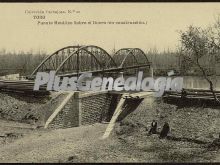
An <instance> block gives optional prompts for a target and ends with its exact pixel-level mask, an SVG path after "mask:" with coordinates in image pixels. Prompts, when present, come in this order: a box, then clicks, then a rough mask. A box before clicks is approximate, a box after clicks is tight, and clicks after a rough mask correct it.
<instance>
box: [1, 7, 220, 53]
mask: <svg viewBox="0 0 220 165" xmlns="http://www.w3.org/2000/svg"><path fill="white" fill-rule="evenodd" d="M57 10H58V11H68V10H71V11H73V10H75V11H78V12H77V13H75V12H74V13H71V14H48V13H46V14H45V13H44V14H27V11H34V12H36V11H37V12H39V11H44V12H46V11H57ZM25 11H26V13H25ZM218 14H220V3H20V4H18V3H10V4H7V3H1V4H0V38H1V39H0V49H2V48H4V49H6V50H7V51H12V52H13V51H30V50H33V51H42V50H44V51H46V52H47V53H49V54H51V53H53V52H55V51H56V50H58V49H60V48H62V47H65V46H69V45H97V46H100V47H102V48H104V49H105V50H107V51H108V52H111V51H112V49H113V48H115V49H116V50H118V49H120V48H128V47H131V48H134V47H138V48H141V49H143V50H149V49H152V48H157V49H158V50H159V51H163V50H166V49H168V48H169V49H170V50H175V49H176V47H177V45H178V44H179V33H178V31H179V30H186V28H187V27H188V26H189V25H195V26H200V27H207V26H209V25H211V24H212V23H214V21H215V17H216V16H217V15H218ZM34 15H36V16H37V15H43V16H45V17H46V18H45V19H40V20H37V19H33V16H34ZM38 21H41V22H48V21H51V22H54V21H69V22H71V21H72V22H74V21H85V22H86V21H102V22H103V21H113V22H117V21H143V22H145V23H146V22H147V23H146V24H144V25H143V24H139V25H115V24H114V25H107V24H106V25H95V24H91V25H38V24H37V22H38Z"/></svg>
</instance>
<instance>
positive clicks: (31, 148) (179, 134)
mask: <svg viewBox="0 0 220 165" xmlns="http://www.w3.org/2000/svg"><path fill="white" fill-rule="evenodd" d="M153 119H155V120H157V121H158V126H159V128H158V131H160V128H161V127H162V126H163V123H164V121H167V122H168V123H169V124H170V127H171V133H170V134H169V138H168V139H159V138H158V135H157V134H156V135H151V136H148V134H147V132H148V130H149V126H150V123H151V121H152V120H153ZM219 119H220V110H219V109H210V108H201V107H197V108H196V107H191V108H180V109H178V108H177V107H176V106H174V105H168V104H164V103H162V102H161V101H155V102H153V103H152V104H151V105H150V104H149V103H148V100H147V99H145V100H144V102H142V103H141V105H140V106H139V107H138V109H137V110H136V111H134V112H133V113H131V114H129V115H128V116H127V117H126V118H125V119H124V120H123V121H121V122H120V123H118V124H117V125H116V127H115V129H114V130H113V132H112V134H111V136H110V137H109V138H108V139H106V140H101V139H100V138H101V137H102V135H103V134H104V132H105V129H106V127H107V124H95V125H91V126H83V127H76V128H68V129H59V130H47V131H45V132H44V131H41V132H40V130H39V131H34V132H33V133H29V134H27V135H26V136H24V137H22V138H19V139H18V140H16V141H14V142H12V143H10V144H7V145H3V146H2V147H1V149H0V153H1V154H0V162H204V161H205V162H214V161H218V157H219V155H220V150H219V148H218V147H217V148H216V147H214V148H212V147H210V144H212V141H213V140H215V139H216V138H217V136H218V133H219V132H220V130H219V129H220V125H219Z"/></svg>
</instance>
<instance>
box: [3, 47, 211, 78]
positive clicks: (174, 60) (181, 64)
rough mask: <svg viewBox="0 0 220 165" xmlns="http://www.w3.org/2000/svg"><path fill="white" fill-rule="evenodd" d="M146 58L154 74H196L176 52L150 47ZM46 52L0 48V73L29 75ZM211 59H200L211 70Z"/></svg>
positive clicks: (192, 67)
mask: <svg viewBox="0 0 220 165" xmlns="http://www.w3.org/2000/svg"><path fill="white" fill-rule="evenodd" d="M145 53H146V55H147V57H148V60H149V61H150V62H152V67H153V68H154V75H167V72H168V71H170V70H174V71H175V72H176V73H177V74H181V75H198V74H199V70H198V68H196V67H194V66H193V65H190V64H188V63H186V62H185V61H183V60H182V59H181V58H180V55H179V53H178V52H172V51H170V50H165V51H163V52H158V51H157V49H150V50H148V51H146V52H145ZM47 55H48V54H47V53H46V52H39V53H33V52H31V51H30V52H17V53H11V52H6V51H5V50H0V75H6V74H14V73H20V75H29V74H31V73H32V72H33V70H34V69H35V68H36V67H37V66H38V65H39V64H40V62H41V61H42V60H43V59H44V58H45V57H46V56H47ZM212 60H213V59H209V58H208V57H205V58H203V59H201V61H202V63H203V64H204V65H205V66H206V68H207V69H208V70H212V69H213V68H212V64H213V63H212Z"/></svg>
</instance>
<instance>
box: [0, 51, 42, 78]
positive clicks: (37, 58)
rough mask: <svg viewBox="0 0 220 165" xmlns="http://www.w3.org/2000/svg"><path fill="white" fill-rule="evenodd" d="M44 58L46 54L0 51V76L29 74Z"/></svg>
mask: <svg viewBox="0 0 220 165" xmlns="http://www.w3.org/2000/svg"><path fill="white" fill-rule="evenodd" d="M45 57H46V53H44V52H39V53H32V52H18V53H11V52H6V51H5V50H1V51H0V75H6V74H14V73H19V74H20V75H28V74H31V73H32V71H33V70H34V68H36V67H37V65H39V63H40V62H41V61H42V60H43V59H44V58H45Z"/></svg>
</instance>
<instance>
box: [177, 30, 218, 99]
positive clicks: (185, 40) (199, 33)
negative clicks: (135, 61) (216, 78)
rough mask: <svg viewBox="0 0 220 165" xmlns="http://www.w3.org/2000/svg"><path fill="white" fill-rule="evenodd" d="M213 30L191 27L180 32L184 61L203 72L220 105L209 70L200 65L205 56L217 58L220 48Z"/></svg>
mask: <svg viewBox="0 0 220 165" xmlns="http://www.w3.org/2000/svg"><path fill="white" fill-rule="evenodd" d="M219 27H220V26H219ZM214 33H215V32H214V30H213V28H207V29H202V28H200V27H194V26H189V27H188V29H187V30H186V31H185V32H182V31H181V32H180V35H181V40H180V41H181V55H182V56H183V58H184V59H186V60H188V61H190V63H193V64H194V65H195V66H197V67H198V68H199V69H200V71H201V72H202V75H203V77H204V78H205V79H206V80H207V82H208V83H209V88H210V90H211V92H212V94H213V97H214V99H215V101H216V102H217V103H220V101H219V99H218V98H217V96H216V94H215V91H214V86H213V82H212V80H211V78H210V77H209V76H208V74H207V69H206V68H205V67H203V66H202V65H201V63H200V59H201V58H202V57H204V56H212V57H215V56H216V54H217V52H218V50H219V48H217V46H218V42H217V40H218V39H219V38H216V36H215V35H214Z"/></svg>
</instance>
